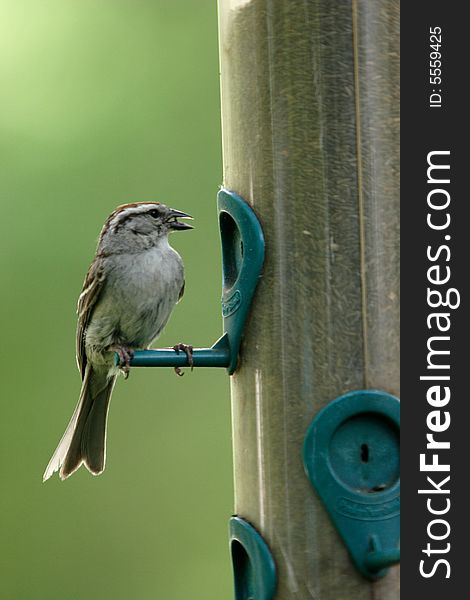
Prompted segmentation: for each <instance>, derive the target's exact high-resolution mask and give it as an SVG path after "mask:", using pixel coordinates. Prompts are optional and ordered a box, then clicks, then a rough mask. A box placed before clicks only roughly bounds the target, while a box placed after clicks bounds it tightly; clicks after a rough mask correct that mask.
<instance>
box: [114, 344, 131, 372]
mask: <svg viewBox="0 0 470 600" xmlns="http://www.w3.org/2000/svg"><path fill="white" fill-rule="evenodd" d="M111 350H114V352H116V353H117V355H118V356H119V364H118V367H119V370H120V371H121V373H122V374H123V375H124V379H127V378H128V377H129V372H130V370H131V368H130V362H131V360H132V359H133V358H134V350H132V348H128V347H127V346H114V347H113V348H111Z"/></svg>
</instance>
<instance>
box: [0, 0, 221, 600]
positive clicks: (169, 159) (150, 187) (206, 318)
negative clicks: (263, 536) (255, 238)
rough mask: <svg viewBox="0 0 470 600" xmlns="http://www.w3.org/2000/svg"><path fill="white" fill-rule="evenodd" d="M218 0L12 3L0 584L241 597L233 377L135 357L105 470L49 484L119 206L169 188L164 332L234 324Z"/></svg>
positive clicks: (19, 598) (8, 11)
mask: <svg viewBox="0 0 470 600" xmlns="http://www.w3.org/2000/svg"><path fill="white" fill-rule="evenodd" d="M218 85H219V84H218V57H217V16H216V4H215V1H214V0H107V1H105V0H101V1H100V0H0V89H1V91H0V154H1V159H0V198H1V209H2V217H1V220H0V240H1V254H0V260H1V285H2V294H1V297H2V310H1V317H0V318H1V332H2V342H1V347H0V353H1V363H0V364H1V390H2V392H1V394H2V413H1V420H0V423H1V424H0V428H1V431H0V440H1V442H0V444H1V446H0V449H1V454H0V461H1V462H0V469H1V481H2V488H1V495H0V539H1V549H0V565H1V566H0V598H2V599H3V598H5V599H8V600H29V599H34V600H42V599H44V600H45V599H47V600H55V599H58V598H60V599H66V600H73V599H80V600H82V599H83V600H85V599H87V600H88V599H89V600H95V599H98V598H99V599H108V598H109V599H111V598H112V599H113V600H120V599H126V600H128V599H129V598H136V599H137V600H146V599H149V600H150V599H152V600H154V599H155V598H168V599H176V600H180V599H181V600H183V599H188V598H191V600H197V599H201V600H202V599H204V600H211V599H214V600H215V599H217V600H220V599H221V598H230V597H231V596H232V582H231V575H230V570H231V567H230V562H229V553H228V543H227V539H228V537H227V520H228V517H229V516H230V514H231V511H232V460H231V439H230V404H229V382H228V377H227V375H226V374H225V372H224V371H223V370H217V369H213V370H208V369H206V370H204V369H201V370H195V371H194V372H193V373H189V372H187V373H186V374H185V376H184V377H182V378H178V377H176V376H175V374H174V373H173V371H172V370H171V369H149V370H145V369H140V370H139V369H135V370H134V371H133V372H132V374H131V377H130V378H129V380H128V381H124V380H122V378H121V379H120V381H119V382H118V384H117V386H116V390H115V393H114V396H113V401H112V404H111V411H110V418H109V432H108V453H107V468H106V471H105V472H104V474H103V475H102V476H101V477H99V478H94V477H92V476H91V475H90V474H89V473H88V472H87V471H85V470H84V469H83V468H82V469H80V470H79V471H78V472H77V473H76V474H75V475H74V476H73V477H72V478H70V479H69V480H67V481H66V482H63V483H62V482H60V481H59V479H58V477H57V475H56V476H54V478H53V479H52V480H49V481H48V482H47V483H45V484H43V483H42V482H41V478H42V474H43V471H44V468H45V466H46V464H47V462H48V460H49V458H50V456H51V454H52V452H53V450H54V448H55V447H56V445H57V443H58V441H59V439H60V437H61V435H62V433H63V431H64V429H65V426H66V425H67V422H68V420H69V418H70V416H71V413H72V411H73V408H74V406H75V403H76V400H77V398H78V393H79V388H80V378H79V374H78V371H77V368H76V365H75V356H74V336H75V323H76V316H75V307H76V301H77V298H78V295H79V293H80V289H81V285H82V282H83V278H84V276H85V272H86V270H87V268H88V265H89V263H90V261H91V259H92V257H93V254H94V250H95V245H96V240H97V236H98V233H99V230H100V228H101V225H102V223H103V221H104V220H105V218H106V217H107V215H108V214H109V213H110V212H111V211H112V210H113V209H114V208H115V207H116V206H117V205H118V204H122V203H125V202H130V201H142V200H159V201H162V202H165V203H167V204H169V205H170V206H172V207H174V208H178V209H180V210H184V211H187V212H189V213H190V214H192V215H193V216H194V217H195V226H196V229H195V230H194V231H192V232H187V233H184V234H175V235H173V236H172V244H173V245H174V246H175V247H176V248H177V250H178V251H179V252H180V254H181V255H182V256H183V259H184V261H185V265H186V274H187V277H186V293H185V297H184V299H183V302H182V303H181V304H180V305H179V306H178V307H177V308H176V310H175V312H174V313H173V316H172V319H171V320H170V323H169V325H168V326H167V328H166V331H165V333H164V335H163V336H162V337H161V338H160V340H159V342H158V345H159V346H169V345H173V344H175V343H176V342H180V341H184V342H187V343H193V344H194V345H207V344H210V343H212V342H213V341H214V340H215V339H216V338H217V336H218V335H219V333H220V332H221V316H220V300H219V299H220V281H221V275H220V250H219V239H218V228H217V217H216V208H215V197H216V192H217V188H218V185H219V184H220V182H221V180H222V172H221V149H220V117H219V87H218Z"/></svg>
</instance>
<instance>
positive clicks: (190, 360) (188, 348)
mask: <svg viewBox="0 0 470 600" xmlns="http://www.w3.org/2000/svg"><path fill="white" fill-rule="evenodd" d="M173 350H174V351H175V352H176V354H179V353H180V351H181V352H184V353H185V354H186V356H187V357H188V365H189V366H190V367H191V371H192V370H193V369H194V361H193V347H192V346H188V345H187V344H176V346H173ZM175 373H176V374H177V375H178V376H179V377H183V375H184V372H183V371H182V370H181V367H175Z"/></svg>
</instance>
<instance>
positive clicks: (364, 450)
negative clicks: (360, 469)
mask: <svg viewBox="0 0 470 600" xmlns="http://www.w3.org/2000/svg"><path fill="white" fill-rule="evenodd" d="M361 461H362V462H363V463H367V462H369V446H368V445H367V444H362V445H361Z"/></svg>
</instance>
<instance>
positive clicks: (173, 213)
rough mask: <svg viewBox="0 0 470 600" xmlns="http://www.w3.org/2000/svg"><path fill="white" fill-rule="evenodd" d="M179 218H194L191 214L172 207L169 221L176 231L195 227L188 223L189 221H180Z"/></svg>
mask: <svg viewBox="0 0 470 600" xmlns="http://www.w3.org/2000/svg"><path fill="white" fill-rule="evenodd" d="M177 219H192V216H191V215H188V214H186V213H184V212H181V211H180V210H174V209H173V208H172V209H170V214H169V215H168V219H167V223H168V224H169V225H170V228H171V229H174V230H176V231H182V230H184V229H193V227H192V225H188V223H180V221H178V220H177Z"/></svg>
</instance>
